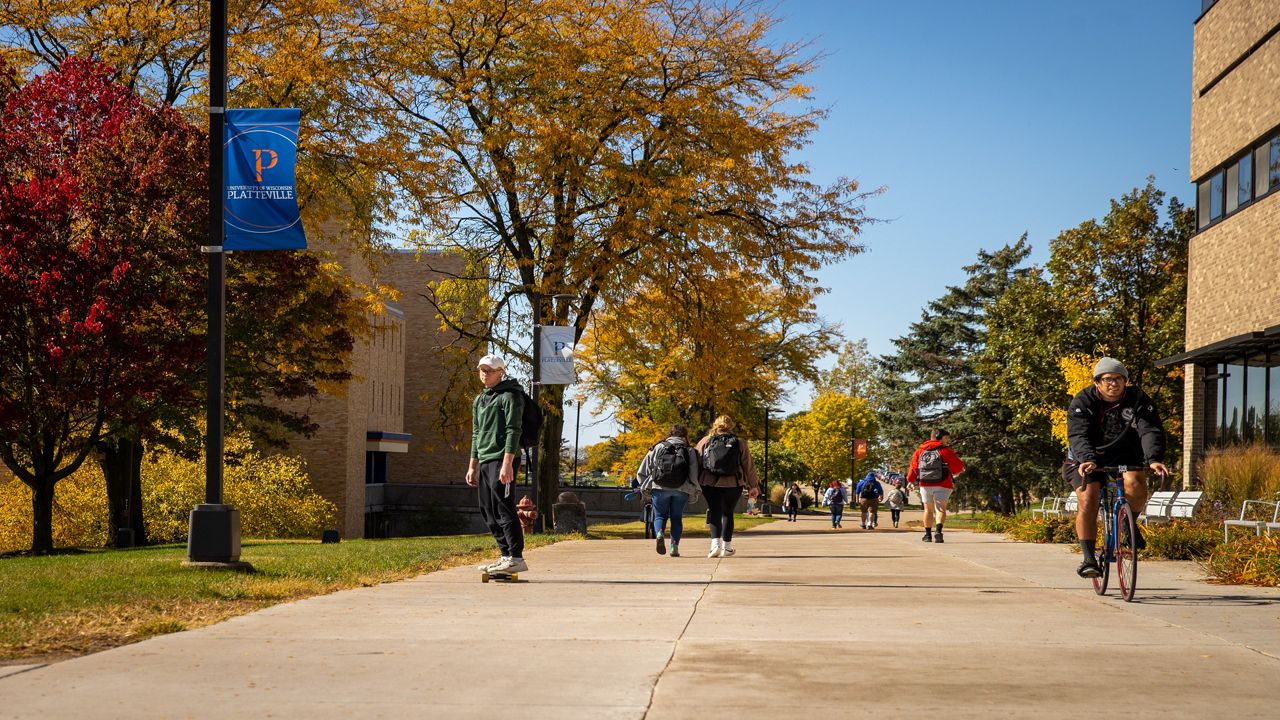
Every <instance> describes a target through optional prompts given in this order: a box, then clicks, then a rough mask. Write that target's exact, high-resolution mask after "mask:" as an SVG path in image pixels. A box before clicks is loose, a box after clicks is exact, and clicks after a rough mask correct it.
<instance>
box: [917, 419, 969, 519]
mask: <svg viewBox="0 0 1280 720" xmlns="http://www.w3.org/2000/svg"><path fill="white" fill-rule="evenodd" d="M929 438H930V439H929V440H926V441H925V442H924V443H922V444H921V445H920V447H918V448H916V452H915V454H914V455H912V456H911V466H910V467H909V468H908V469H907V482H917V483H919V488H920V501H921V502H922V503H923V504H924V537H922V538H920V539H921V540H924V541H925V542H943V540H942V526H943V524H945V523H946V521H947V500H948V499H950V497H951V491H952V490H954V489H955V483H954V482H953V480H954V478H955V476H956V475H959V474H960V473H962V472H964V463H963V462H961V461H960V458H959V457H958V456H957V455H956V453H955V451H954V450H952V449H951V448H950V447H949V445H950V444H951V433H949V432H947V431H946V430H943V429H942V428H935V429H934V430H933V431H932V432H930V433H929ZM935 514H936V517H937V525H934V518H935Z"/></svg>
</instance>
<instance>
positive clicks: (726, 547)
mask: <svg viewBox="0 0 1280 720" xmlns="http://www.w3.org/2000/svg"><path fill="white" fill-rule="evenodd" d="M736 552H737V550H734V549H733V546H732V545H730V544H729V543H721V545H720V557H722V558H725V557H733V554H734V553H736Z"/></svg>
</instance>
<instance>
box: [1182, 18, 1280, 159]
mask: <svg viewBox="0 0 1280 720" xmlns="http://www.w3.org/2000/svg"><path fill="white" fill-rule="evenodd" d="M1278 23H1280V2H1276V1H1275V0H1219V2H1218V4H1217V5H1215V6H1214V7H1213V9H1212V10H1210V11H1209V12H1208V13H1207V14H1206V15H1205V16H1204V17H1203V18H1201V19H1200V22H1198V23H1196V27H1195V60H1194V63H1193V65H1192V78H1193V79H1192V83H1191V166H1190V171H1191V177H1190V179H1191V180H1192V181H1194V180H1197V179H1199V178H1200V177H1202V176H1203V175H1204V174H1205V173H1207V172H1209V171H1210V170H1212V169H1213V168H1214V167H1215V166H1217V165H1220V164H1222V163H1224V162H1226V161H1227V160H1228V159H1229V158H1230V157H1231V156H1232V155H1234V154H1235V153H1236V152H1238V151H1240V150H1243V149H1244V148H1245V147H1246V146H1248V145H1249V144H1250V143H1252V142H1253V141H1255V140H1257V139H1258V138H1260V137H1261V136H1262V135H1263V133H1266V132H1268V131H1270V130H1271V129H1272V128H1274V127H1276V126H1277V125H1280V82H1278V81H1277V79H1278V78H1280V35H1277V36H1275V37H1272V38H1271V39H1270V40H1269V41H1267V43H1266V44H1265V45H1263V46H1262V47H1261V48H1259V49H1258V50H1256V51H1255V52H1254V53H1253V54H1252V55H1251V56H1249V58H1248V59H1246V60H1245V61H1244V62H1243V63H1241V64H1240V66H1238V67H1237V68H1235V69H1234V70H1232V71H1231V73H1230V74H1228V75H1227V76H1226V77H1225V78H1223V79H1222V80H1221V81H1220V82H1219V83H1218V84H1217V85H1215V86H1214V87H1213V88H1212V89H1211V90H1209V92H1208V93H1207V94H1206V95H1205V96H1204V97H1200V91H1201V90H1202V89H1203V88H1204V87H1205V85H1206V84H1208V83H1209V82H1210V81H1211V80H1212V79H1213V78H1215V77H1217V76H1218V74H1219V73H1221V72H1222V71H1223V70H1224V69H1226V68H1227V67H1228V66H1230V65H1231V63H1233V62H1235V61H1236V60H1237V59H1238V58H1239V57H1240V56H1241V55H1242V54H1243V53H1244V52H1245V51H1247V50H1248V49H1249V48H1250V47H1252V46H1253V44H1254V43H1256V42H1257V41H1258V40H1260V39H1261V38H1262V37H1263V36H1265V35H1266V33H1267V32H1268V31H1270V30H1271V29H1272V28H1273V27H1275V26H1276V25H1277V24H1278Z"/></svg>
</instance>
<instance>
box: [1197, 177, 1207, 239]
mask: <svg viewBox="0 0 1280 720" xmlns="http://www.w3.org/2000/svg"><path fill="white" fill-rule="evenodd" d="M1196 216H1197V218H1198V220H1197V223H1196V227H1200V228H1203V227H1204V226H1206V225H1208V224H1209V181H1208V180H1205V181H1204V182H1202V183H1200V187H1199V188H1197V192H1196Z"/></svg>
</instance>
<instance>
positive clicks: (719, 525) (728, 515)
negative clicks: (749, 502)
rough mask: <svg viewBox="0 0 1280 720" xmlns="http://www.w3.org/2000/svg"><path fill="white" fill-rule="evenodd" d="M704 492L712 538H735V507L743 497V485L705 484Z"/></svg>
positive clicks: (727, 539) (726, 540) (725, 539)
mask: <svg viewBox="0 0 1280 720" xmlns="http://www.w3.org/2000/svg"><path fill="white" fill-rule="evenodd" d="M702 494H703V496H704V497H706V498H707V529H708V530H710V531H711V539H712V540H714V539H716V538H720V539H721V540H723V541H725V542H729V541H731V540H733V508H734V507H736V506H737V504H738V500H739V499H740V498H741V497H742V486H741V485H738V486H736V487H712V486H711V485H703V486H702Z"/></svg>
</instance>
